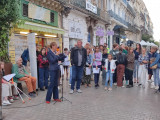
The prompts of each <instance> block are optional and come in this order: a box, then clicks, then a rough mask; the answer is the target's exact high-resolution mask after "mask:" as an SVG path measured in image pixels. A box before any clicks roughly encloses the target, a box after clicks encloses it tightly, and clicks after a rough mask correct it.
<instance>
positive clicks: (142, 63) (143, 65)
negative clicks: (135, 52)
mask: <svg viewBox="0 0 160 120" xmlns="http://www.w3.org/2000/svg"><path fill="white" fill-rule="evenodd" d="M148 61H149V57H148V54H146V49H145V48H143V49H142V54H141V55H139V58H138V62H139V69H138V79H139V80H140V81H139V82H140V84H139V85H138V86H141V85H142V86H143V88H145V84H146V79H147V73H148Z"/></svg>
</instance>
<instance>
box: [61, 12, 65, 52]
mask: <svg viewBox="0 0 160 120" xmlns="http://www.w3.org/2000/svg"><path fill="white" fill-rule="evenodd" d="M61 28H62V29H64V27H63V11H61ZM61 38H62V52H63V45H64V35H63V34H62V35H61Z"/></svg>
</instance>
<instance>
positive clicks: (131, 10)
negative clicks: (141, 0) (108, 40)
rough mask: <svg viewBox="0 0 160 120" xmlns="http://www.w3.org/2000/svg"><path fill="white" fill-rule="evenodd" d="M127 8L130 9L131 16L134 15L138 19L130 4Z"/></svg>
mask: <svg viewBox="0 0 160 120" xmlns="http://www.w3.org/2000/svg"><path fill="white" fill-rule="evenodd" d="M127 8H128V10H129V11H130V12H131V14H132V15H133V16H134V17H136V13H135V11H134V10H133V8H132V7H131V6H130V5H129V4H127Z"/></svg>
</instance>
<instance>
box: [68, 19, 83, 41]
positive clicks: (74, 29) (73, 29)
mask: <svg viewBox="0 0 160 120" xmlns="http://www.w3.org/2000/svg"><path fill="white" fill-rule="evenodd" d="M69 37H70V38H76V39H83V38H84V33H83V29H82V25H81V24H80V23H79V22H76V21H69Z"/></svg>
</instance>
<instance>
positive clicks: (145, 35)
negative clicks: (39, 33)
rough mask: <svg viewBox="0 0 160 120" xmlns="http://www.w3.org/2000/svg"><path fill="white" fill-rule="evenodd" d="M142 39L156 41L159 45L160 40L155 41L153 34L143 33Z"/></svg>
mask: <svg viewBox="0 0 160 120" xmlns="http://www.w3.org/2000/svg"><path fill="white" fill-rule="evenodd" d="M142 40H144V41H145V42H151V43H154V44H156V45H158V46H159V42H157V41H155V40H154V39H153V36H151V35H148V34H143V35H142Z"/></svg>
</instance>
